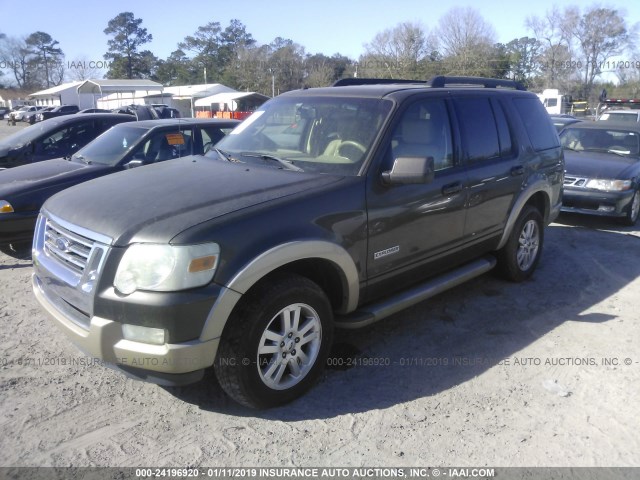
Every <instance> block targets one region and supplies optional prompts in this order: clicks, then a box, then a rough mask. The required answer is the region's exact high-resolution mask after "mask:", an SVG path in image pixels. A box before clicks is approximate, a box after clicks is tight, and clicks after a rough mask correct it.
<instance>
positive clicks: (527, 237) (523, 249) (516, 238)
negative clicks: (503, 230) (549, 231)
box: [498, 206, 544, 282]
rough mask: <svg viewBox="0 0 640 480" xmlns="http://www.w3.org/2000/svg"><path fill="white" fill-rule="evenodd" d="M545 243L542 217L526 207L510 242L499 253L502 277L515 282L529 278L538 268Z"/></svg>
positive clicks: (514, 228) (516, 224) (499, 266)
mask: <svg viewBox="0 0 640 480" xmlns="http://www.w3.org/2000/svg"><path fill="white" fill-rule="evenodd" d="M543 241H544V227H543V221H542V215H541V214H540V212H539V211H538V209H537V208H535V207H532V206H526V207H524V208H523V209H522V212H520V216H519V217H518V219H517V220H516V223H515V225H514V226H513V230H512V231H511V235H510V236H509V240H507V243H506V245H505V246H504V247H503V248H502V249H501V250H499V251H498V268H499V270H500V272H501V273H502V275H503V276H504V277H505V278H507V279H508V280H511V281H513V282H522V281H524V280H526V279H527V278H529V277H530V276H531V275H532V274H533V272H534V271H535V269H536V267H537V266H538V261H539V260H540V254H541V253H542V244H543Z"/></svg>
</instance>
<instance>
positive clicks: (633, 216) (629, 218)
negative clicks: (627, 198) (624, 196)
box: [620, 190, 640, 227]
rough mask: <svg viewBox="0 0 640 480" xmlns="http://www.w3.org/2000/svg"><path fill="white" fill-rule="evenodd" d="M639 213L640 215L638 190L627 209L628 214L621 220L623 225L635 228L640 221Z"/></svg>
mask: <svg viewBox="0 0 640 480" xmlns="http://www.w3.org/2000/svg"><path fill="white" fill-rule="evenodd" d="M638 213H640V193H639V192H638V190H636V191H635V192H634V194H633V198H632V199H631V202H629V207H628V208H627V214H626V215H625V216H624V217H622V218H621V219H620V221H621V222H622V224H623V225H627V226H629V227H633V226H634V225H635V224H636V222H637V221H638Z"/></svg>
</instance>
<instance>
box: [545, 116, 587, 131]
mask: <svg viewBox="0 0 640 480" xmlns="http://www.w3.org/2000/svg"><path fill="white" fill-rule="evenodd" d="M549 116H550V117H551V121H552V122H553V126H554V127H556V131H557V132H558V133H560V132H561V131H562V129H563V128H565V127H567V126H569V125H573V124H574V123H578V122H581V121H582V120H579V119H577V118H576V117H572V116H571V115H566V114H563V115H549Z"/></svg>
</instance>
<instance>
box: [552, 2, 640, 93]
mask: <svg viewBox="0 0 640 480" xmlns="http://www.w3.org/2000/svg"><path fill="white" fill-rule="evenodd" d="M564 28H565V30H566V32H567V33H568V35H570V36H571V38H572V39H573V40H574V41H575V43H576V53H577V54H578V55H579V56H578V57H577V58H575V60H576V63H577V61H579V62H580V64H581V65H580V64H578V69H579V70H581V71H582V84H583V88H584V97H585V98H589V96H590V94H591V91H592V88H593V83H594V80H595V79H596V77H597V76H599V75H600V74H601V73H602V71H603V66H604V65H606V61H607V60H609V59H610V58H611V57H614V56H616V55H620V54H621V53H623V52H624V51H625V50H626V49H627V48H628V47H630V45H631V44H632V40H634V36H635V34H634V33H632V32H630V31H629V30H628V28H627V25H626V21H625V18H624V16H623V15H621V14H620V12H618V10H616V9H612V8H602V7H599V6H591V7H589V8H588V9H587V10H586V11H585V12H584V13H583V14H581V13H580V11H579V10H578V8H575V7H574V8H569V9H567V10H566V13H565V27H564ZM604 69H607V67H604Z"/></svg>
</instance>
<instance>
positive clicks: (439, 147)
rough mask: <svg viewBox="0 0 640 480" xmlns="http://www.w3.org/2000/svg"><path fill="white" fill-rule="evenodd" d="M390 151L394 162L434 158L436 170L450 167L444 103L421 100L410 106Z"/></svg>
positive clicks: (450, 159)
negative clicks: (397, 160) (401, 158)
mask: <svg viewBox="0 0 640 480" xmlns="http://www.w3.org/2000/svg"><path fill="white" fill-rule="evenodd" d="M391 151H392V154H393V158H394V159H395V158H398V157H433V161H434V166H435V169H436V170H442V169H445V168H448V167H452V166H453V154H452V148H451V126H450V123H449V115H448V113H447V107H446V105H445V103H444V100H440V99H439V100H432V99H430V100H421V101H419V102H416V103H414V104H413V105H411V106H410V107H409V108H408V109H407V110H406V111H405V112H404V113H403V114H402V118H401V119H400V121H399V122H398V124H397V126H396V128H395V130H394V133H393V136H392V140H391ZM389 168H390V165H389Z"/></svg>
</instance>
